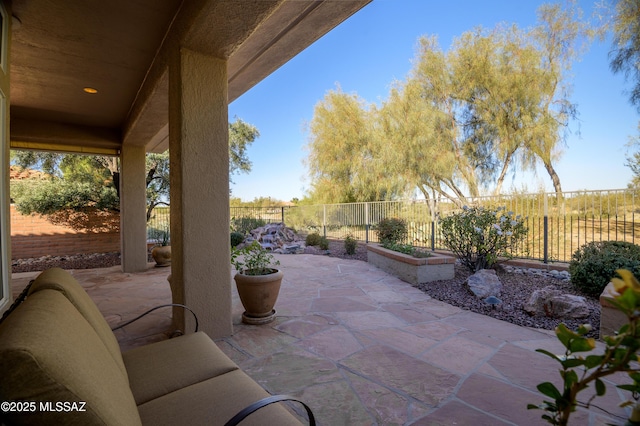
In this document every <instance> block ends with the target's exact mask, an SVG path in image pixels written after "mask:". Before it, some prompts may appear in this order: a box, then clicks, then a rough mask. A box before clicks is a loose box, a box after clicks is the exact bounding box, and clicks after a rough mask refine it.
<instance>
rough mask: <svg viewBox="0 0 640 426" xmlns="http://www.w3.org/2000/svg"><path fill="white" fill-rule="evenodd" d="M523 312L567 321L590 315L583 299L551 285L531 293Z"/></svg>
mask: <svg viewBox="0 0 640 426" xmlns="http://www.w3.org/2000/svg"><path fill="white" fill-rule="evenodd" d="M524 310H525V311H526V312H527V313H528V314H529V315H543V316H547V317H552V318H567V319H579V318H586V317H588V316H589V314H590V313H591V312H590V309H589V306H588V305H587V302H586V300H585V298H584V297H581V296H576V295H573V294H567V293H562V291H560V290H559V289H558V288H556V287H555V286H552V285H550V286H547V287H545V288H543V289H541V290H535V291H534V292H533V293H531V296H530V297H529V300H528V301H527V303H525V305H524Z"/></svg>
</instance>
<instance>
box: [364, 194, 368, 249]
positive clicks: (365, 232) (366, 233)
mask: <svg viewBox="0 0 640 426" xmlns="http://www.w3.org/2000/svg"><path fill="white" fill-rule="evenodd" d="M364 240H365V242H366V243H367V244H369V203H364Z"/></svg>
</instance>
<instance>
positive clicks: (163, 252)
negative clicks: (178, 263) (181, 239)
mask: <svg viewBox="0 0 640 426" xmlns="http://www.w3.org/2000/svg"><path fill="white" fill-rule="evenodd" d="M151 257H153V260H154V261H155V262H156V266H160V267H163V266H171V246H155V247H154V248H153V249H152V250H151Z"/></svg>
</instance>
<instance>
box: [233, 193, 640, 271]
mask: <svg viewBox="0 0 640 426" xmlns="http://www.w3.org/2000/svg"><path fill="white" fill-rule="evenodd" d="M637 196H638V193H636V192H635V191H633V190H606V191H575V192H565V193H563V194H562V195H557V194H555V193H539V194H515V195H502V196H492V197H479V198H474V199H470V200H469V201H468V204H469V205H478V206H484V207H488V208H497V207H503V208H505V209H506V210H507V211H512V212H513V213H514V214H515V215H520V216H521V217H522V218H523V219H524V221H525V224H526V226H527V228H528V230H529V232H528V235H527V239H526V242H525V243H523V244H522V246H521V247H518V249H517V253H515V254H516V255H517V256H518V257H522V258H529V259H536V260H541V261H544V262H568V261H569V260H571V256H572V255H573V253H574V252H575V251H576V250H577V249H578V248H579V247H581V246H582V245H584V244H586V243H589V242H591V241H608V240H615V241H628V242H632V243H635V242H636V236H640V232H639V231H640V223H636V221H635V215H636V213H637V212H638V211H640V210H638V208H639V206H638V205H637ZM457 209H458V207H457V206H456V205H454V204H453V203H451V202H439V203H437V204H436V205H430V204H429V203H427V202H425V201H424V200H413V201H379V202H370V203H349V204H326V205H312V206H298V207H275V208H273V207H272V208H253V209H248V208H244V210H238V208H235V210H234V209H232V213H231V216H232V217H254V218H260V219H262V220H265V221H278V222H284V223H286V224H287V226H289V227H292V228H294V229H296V230H297V231H298V232H300V233H308V232H314V231H315V232H319V233H320V234H322V235H325V236H326V237H328V238H337V239H343V238H345V237H346V236H347V235H351V236H353V237H354V238H356V239H358V240H360V241H364V242H377V233H376V231H375V228H376V225H377V223H378V222H379V221H380V220H381V219H383V218H386V217H398V218H402V219H404V220H405V222H406V223H407V226H408V230H409V236H408V239H407V241H406V242H407V243H410V244H413V245H415V246H418V247H427V248H431V249H444V248H445V247H443V245H442V243H441V242H442V237H441V234H440V229H439V226H438V223H439V222H438V218H439V217H443V216H445V215H448V214H451V213H452V212H454V211H456V210H457Z"/></svg>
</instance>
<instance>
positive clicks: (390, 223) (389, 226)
mask: <svg viewBox="0 0 640 426" xmlns="http://www.w3.org/2000/svg"><path fill="white" fill-rule="evenodd" d="M376 231H377V233H378V240H379V241H380V243H381V244H382V245H383V246H384V245H385V244H391V243H399V242H402V241H404V240H406V239H407V223H406V222H405V221H404V220H403V219H398V218H395V217H387V218H384V219H382V220H380V222H378V225H377V226H376Z"/></svg>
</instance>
